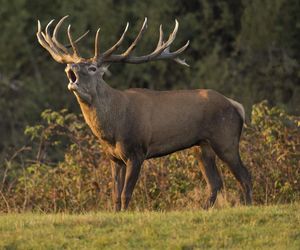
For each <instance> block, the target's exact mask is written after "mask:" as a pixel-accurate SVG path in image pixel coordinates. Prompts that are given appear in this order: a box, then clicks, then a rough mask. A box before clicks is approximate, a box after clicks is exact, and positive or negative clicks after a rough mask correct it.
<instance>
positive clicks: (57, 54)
mask: <svg viewBox="0 0 300 250" xmlns="http://www.w3.org/2000/svg"><path fill="white" fill-rule="evenodd" d="M67 17H68V16H64V17H63V18H62V19H60V21H59V22H58V23H57V24H56V26H55V28H54V31H53V35H52V37H51V34H50V32H49V28H50V26H51V24H52V23H53V21H54V19H53V20H51V21H50V22H49V23H48V24H47V26H46V29H45V33H44V32H42V30H41V23H40V21H39V20H38V31H37V33H36V36H37V38H38V41H39V43H40V45H42V46H43V47H44V48H45V49H46V50H48V52H49V53H50V54H51V56H52V57H53V59H54V60H55V61H57V62H59V63H79V62H82V61H86V59H84V58H82V57H80V56H79V54H78V50H77V48H76V43H77V42H79V41H80V40H81V39H82V38H83V37H85V36H86V35H87V34H88V32H89V31H86V32H85V33H84V34H83V35H81V36H80V37H79V38H77V39H76V40H75V41H73V39H72V36H71V32H70V29H71V26H70V25H69V27H68V37H69V42H70V46H71V47H72V49H73V52H72V53H69V51H68V49H67V47H70V46H69V45H67V46H64V45H62V44H61V43H60V42H58V41H57V33H58V30H59V28H60V26H61V25H62V23H63V21H64V20H65V19H66V18H67Z"/></svg>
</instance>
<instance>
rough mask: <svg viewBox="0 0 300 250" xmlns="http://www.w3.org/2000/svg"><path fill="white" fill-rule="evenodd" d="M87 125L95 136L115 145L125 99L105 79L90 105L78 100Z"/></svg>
mask: <svg viewBox="0 0 300 250" xmlns="http://www.w3.org/2000/svg"><path fill="white" fill-rule="evenodd" d="M77 100H78V102H79V105H80V108H81V111H82V113H83V116H84V119H85V121H86V123H87V124H88V125H89V127H90V128H91V130H92V132H93V133H94V135H96V136H97V137H98V138H99V139H102V140H104V141H106V142H108V143H109V144H114V143H115V136H116V130H117V124H118V121H119V120H120V119H121V114H122V108H124V105H123V104H124V98H123V95H122V93H121V91H118V90H116V89H113V88H111V87H110V86H109V85H108V84H107V83H106V82H105V81H104V80H103V79H101V80H100V81H99V82H98V84H97V87H96V93H95V94H94V95H93V96H92V102H91V104H90V105H88V104H86V103H85V102H82V101H81V100H80V99H79V98H77Z"/></svg>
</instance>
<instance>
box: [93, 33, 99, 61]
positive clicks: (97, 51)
mask: <svg viewBox="0 0 300 250" xmlns="http://www.w3.org/2000/svg"><path fill="white" fill-rule="evenodd" d="M99 33H100V28H98V29H97V32H96V36H95V55H94V60H96V59H97V58H98V56H99V54H100V49H99Z"/></svg>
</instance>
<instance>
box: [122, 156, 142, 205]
mask: <svg viewBox="0 0 300 250" xmlns="http://www.w3.org/2000/svg"><path fill="white" fill-rule="evenodd" d="M142 163H143V160H139V159H138V158H135V159H129V160H128V161H127V162H126V175H125V183H124V188H123V191H122V195H121V200H122V210H126V209H127V208H128V205H129V202H130V199H131V196H132V193H133V189H134V187H135V184H136V182H137V180H138V177H139V173H140V170H141V166H142Z"/></svg>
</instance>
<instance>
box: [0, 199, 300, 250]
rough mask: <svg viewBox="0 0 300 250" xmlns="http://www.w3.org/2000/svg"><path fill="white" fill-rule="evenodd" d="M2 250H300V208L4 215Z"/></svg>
mask: <svg viewBox="0 0 300 250" xmlns="http://www.w3.org/2000/svg"><path fill="white" fill-rule="evenodd" d="M0 249H300V204H292V205H283V206H268V207H256V206H253V207H237V208H225V209H220V210H216V209H215V210H210V211H207V212H206V211H187V212H166V213H164V212H126V213H118V214H115V213H108V212H99V213H88V214H80V215H74V214H73V215H70V214H31V213H27V214H2V215H0Z"/></svg>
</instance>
